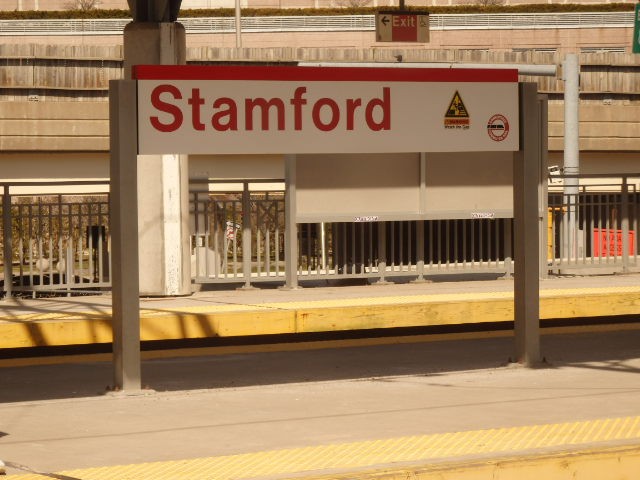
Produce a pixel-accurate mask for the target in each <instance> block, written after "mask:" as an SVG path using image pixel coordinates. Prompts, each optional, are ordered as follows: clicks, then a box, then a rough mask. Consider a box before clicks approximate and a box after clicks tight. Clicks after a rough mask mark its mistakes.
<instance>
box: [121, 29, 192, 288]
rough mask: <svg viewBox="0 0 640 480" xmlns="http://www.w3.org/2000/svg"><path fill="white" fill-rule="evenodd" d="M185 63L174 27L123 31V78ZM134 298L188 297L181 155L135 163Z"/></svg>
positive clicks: (181, 38)
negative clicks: (136, 68) (143, 68)
mask: <svg viewBox="0 0 640 480" xmlns="http://www.w3.org/2000/svg"><path fill="white" fill-rule="evenodd" d="M185 63H186V34H185V29H184V26H183V25H181V24H179V23H176V22H132V23H130V24H128V25H127V26H126V27H125V30H124V70H125V78H131V67H132V66H133V65H141V64H145V65H181V64H185ZM138 192H139V195H138V225H139V227H138V228H139V246H140V252H142V255H140V295H142V296H172V295H176V296H177V295H188V294H190V293H191V257H190V255H191V251H190V242H189V173H188V157H187V156H186V155H175V154H166V155H140V156H139V157H138Z"/></svg>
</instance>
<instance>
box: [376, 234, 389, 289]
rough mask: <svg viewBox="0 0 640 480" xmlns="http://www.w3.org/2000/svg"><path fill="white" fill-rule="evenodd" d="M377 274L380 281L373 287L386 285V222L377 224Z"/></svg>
mask: <svg viewBox="0 0 640 480" xmlns="http://www.w3.org/2000/svg"><path fill="white" fill-rule="evenodd" d="M377 227H378V274H379V275H380V279H379V280H378V281H377V282H375V283H374V285H388V284H389V282H387V280H386V279H385V274H386V272H387V222H378V224H377Z"/></svg>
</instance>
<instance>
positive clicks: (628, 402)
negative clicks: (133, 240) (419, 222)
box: [0, 275, 640, 480]
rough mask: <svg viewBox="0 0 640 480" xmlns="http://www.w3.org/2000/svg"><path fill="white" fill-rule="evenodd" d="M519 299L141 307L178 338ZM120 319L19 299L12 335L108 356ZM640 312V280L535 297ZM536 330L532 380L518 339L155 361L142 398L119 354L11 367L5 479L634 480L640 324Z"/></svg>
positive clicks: (407, 322) (387, 289) (577, 309)
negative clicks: (126, 386) (121, 376)
mask: <svg viewBox="0 0 640 480" xmlns="http://www.w3.org/2000/svg"><path fill="white" fill-rule="evenodd" d="M512 288H513V287H512V283H511V282H510V281H508V280H495V279H492V280H485V281H466V280H462V281H458V282H433V283H427V284H408V283H407V284H393V285H351V286H340V287H338V286H322V287H317V288H303V289H299V290H293V291H291V290H280V289H275V288H263V289H255V290H225V291H209V292H199V293H197V294H194V295H193V296H191V297H185V298H174V299H142V300H141V325H142V329H143V332H145V333H144V334H143V337H144V338H147V339H166V338H174V337H178V338H187V337H189V338H198V337H202V336H211V335H214V336H215V335H220V336H233V335H244V334H247V333H248V332H251V333H252V334H255V333H256V332H259V333H261V334H278V333H296V332H298V333H299V332H313V331H335V330H345V329H354V328H367V326H368V328H371V326H375V328H390V327H395V326H422V325H438V324H454V323H463V322H473V321H475V322H480V321H509V320H510V319H512V317H511V318H509V315H510V314H512V311H513V310H512V308H513V307H512V305H511V304H512ZM109 310H110V297H109V296H107V295H104V296H95V297H73V298H49V299H38V300H25V299H11V300H8V301H3V302H2V316H3V320H2V321H3V322H4V323H6V324H10V325H14V326H15V325H21V326H22V332H23V333H22V334H23V335H25V333H24V332H30V334H31V336H30V342H31V343H29V342H26V344H27V345H33V344H36V343H37V342H41V343H42V342H45V343H44V344H47V345H51V344H63V342H76V343H77V342H79V341H85V342H89V341H91V342H95V341H109V336H108V335H107V334H106V333H104V332H103V329H104V330H105V331H106V330H108V324H109ZM639 311H640V276H637V275H616V276H602V277H566V278H554V279H549V280H543V281H541V312H542V316H543V318H549V319H560V318H572V317H578V316H603V315H606V316H611V315H625V316H628V315H634V314H637V313H638V312H639ZM163 322H164V323H163ZM236 323H237V324H238V325H236V326H235V327H234V326H233V325H234V324H236ZM30 325H37V327H31V326H30ZM180 329H181V330H180ZM65 330H71V331H72V332H71V333H69V332H64V331H65ZM2 331H3V333H2V335H1V337H0V338H2V342H5V345H6V343H7V335H8V334H9V333H10V332H11V330H10V329H8V328H7V329H5V330H2ZM543 333H544V334H543V339H542V352H543V355H545V358H546V363H545V364H544V365H543V366H541V368H534V369H530V368H523V367H521V366H518V365H513V364H510V363H509V357H510V355H511V354H512V351H513V338H512V336H511V335H510V332H508V331H496V332H486V333H483V334H467V333H460V334H457V335H453V336H446V338H445V336H438V335H435V336H433V335H430V336H417V337H415V336H411V337H400V338H397V337H396V338H391V339H378V340H377V341H372V342H370V343H366V342H365V343H362V342H360V341H357V340H353V341H349V340H345V341H343V342H342V343H339V342H336V343H330V342H329V343H324V345H316V344H314V343H313V342H311V343H309V342H304V343H302V344H291V345H280V346H278V345H267V346H245V347H228V348H227V347H224V348H221V349H217V347H213V348H212V349H199V350H197V351H196V352H194V351H189V352H187V353H186V354H184V355H183V354H181V353H180V352H173V353H165V354H162V353H159V352H155V354H154V352H146V353H147V354H151V355H147V356H145V357H143V358H145V359H144V361H143V382H144V383H145V385H146V386H147V388H146V389H145V390H144V391H143V392H142V393H141V394H136V395H127V394H124V393H117V392H116V393H114V392H109V391H108V390H109V389H108V388H107V387H108V385H109V383H110V375H111V373H112V367H111V364H110V358H109V356H106V357H105V356H102V357H100V356H95V355H88V356H76V357H75V359H73V360H70V359H66V360H65V359H62V360H60V361H53V362H47V361H43V362H41V363H40V364H37V362H34V361H33V359H16V360H11V361H7V360H3V361H1V362H0V459H1V460H2V461H4V464H5V466H4V469H5V470H6V473H7V474H8V476H7V479H8V480H43V479H59V480H107V479H118V480H121V479H136V480H146V479H149V480H151V479H153V480H157V479H159V480H162V479H165V478H166V479H175V478H180V479H187V480H199V479H203V480H204V479H213V480H232V479H262V480H266V479H272V480H275V479H294V478H295V479H305V480H312V479H313V480H320V479H323V480H328V479H335V480H347V479H362V480H369V479H371V480H373V479H375V480H396V479H407V478H412V479H420V480H431V479H438V480H466V479H474V480H477V479H481V480H484V479H487V480H488V479H492V480H495V479H501V480H507V479H518V480H524V479H527V478H545V479H549V480H555V479H574V480H590V479H598V480H601V479H618V478H620V479H622V478H634V476H633V475H635V474H637V472H639V471H640V375H639V373H640V323H638V322H637V321H635V320H634V319H633V318H632V317H625V319H624V323H620V324H615V325H594V326H591V327H590V328H588V329H586V330H575V329H572V328H570V327H558V328H554V327H550V328H545V329H544V331H543ZM145 336H146V337H145ZM15 343H17V342H15Z"/></svg>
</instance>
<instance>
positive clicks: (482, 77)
mask: <svg viewBox="0 0 640 480" xmlns="http://www.w3.org/2000/svg"><path fill="white" fill-rule="evenodd" d="M132 70H133V78H134V79H135V80H275V81H308V82H312V81H316V82H324V81H326V82H335V81H348V82H349V81H354V82H380V81H384V82H517V81H518V71H517V70H515V69H471V68H468V69H467V68H460V69H457V68H390V67H294V66H269V67H266V66H253V65H246V66H238V65H234V66H219V65H211V66H209V65H206V66H199V65H135V66H134V67H133V69H132Z"/></svg>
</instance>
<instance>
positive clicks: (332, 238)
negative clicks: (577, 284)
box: [0, 174, 640, 295]
mask: <svg viewBox="0 0 640 480" xmlns="http://www.w3.org/2000/svg"><path fill="white" fill-rule="evenodd" d="M569 178H574V177H569V176H558V175H554V176H552V177H551V178H550V183H549V194H548V215H547V219H546V220H547V221H546V230H547V231H546V235H543V236H542V237H543V238H546V242H545V241H543V242H542V244H541V252H542V255H543V258H544V256H545V252H546V260H547V262H546V267H542V271H541V272H540V273H541V275H546V274H549V273H550V274H582V275H584V274H601V273H613V272H630V271H634V270H640V264H639V262H638V252H639V247H638V241H637V233H638V231H639V230H638V228H640V174H638V175H580V176H578V178H579V185H578V187H577V190H575V191H574V190H567V189H566V188H565V185H564V183H565V182H566V181H567V180H568V179H569ZM206 183H207V185H206V187H203V186H202V184H200V183H193V184H192V190H193V191H192V192H191V193H190V195H191V199H190V209H191V210H190V221H191V234H192V237H191V238H192V243H191V247H192V249H191V252H192V261H191V271H192V279H193V281H194V282H196V283H216V282H217V283H244V284H245V285H250V284H251V283H255V282H264V281H277V282H284V281H285V278H286V275H285V251H286V249H285V245H284V239H285V222H284V216H285V215H284V212H285V203H284V192H282V191H281V190H275V191H273V190H268V189H266V188H265V186H264V183H262V184H261V182H249V181H244V182H240V188H239V189H235V190H233V191H209V183H212V182H210V181H206ZM0 187H1V188H2V194H3V195H2V199H3V201H2V207H1V212H2V220H3V221H2V232H1V235H0V245H1V246H2V252H3V256H2V264H3V269H2V272H3V277H2V278H3V286H2V292H3V294H4V295H12V294H25V293H26V294H32V295H35V294H36V293H45V292H58V293H65V292H66V293H70V292H72V291H95V290H100V289H108V288H109V287H110V276H109V272H110V268H109V266H110V252H111V245H110V236H109V199H108V193H106V191H107V190H108V182H106V181H102V182H40V183H37V182H31V183H20V184H18V183H12V184H8V183H4V184H1V183H0ZM26 187H29V188H30V189H31V190H34V189H36V190H37V191H42V192H46V193H41V194H33V193H25V191H24V189H25V188H26ZM218 188H221V187H218ZM71 190H74V191H78V190H82V193H74V192H73V191H71ZM512 228H513V226H512V219H510V218H495V219H471V218H469V219H442V220H420V221H388V222H355V223H329V222H326V223H312V224H298V225H297V229H298V232H297V233H298V237H297V238H298V258H297V269H296V271H297V278H298V280H322V279H346V278H369V279H379V280H383V281H384V280H385V278H391V277H399V276H404V277H413V278H415V279H418V280H421V279H424V278H425V277H427V276H435V275H446V274H449V275H450V274H476V273H492V274H496V275H505V276H510V275H511V273H512V267H513V263H512V262H513V258H512V252H513V245H512V238H513V232H512ZM545 243H546V244H545ZM5 279H11V281H6V280H5Z"/></svg>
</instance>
